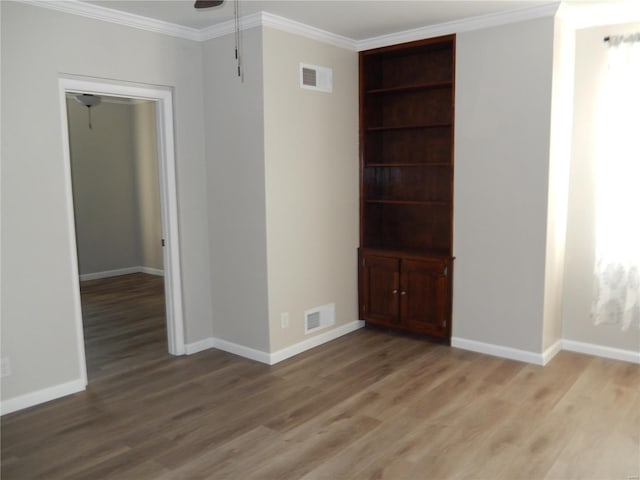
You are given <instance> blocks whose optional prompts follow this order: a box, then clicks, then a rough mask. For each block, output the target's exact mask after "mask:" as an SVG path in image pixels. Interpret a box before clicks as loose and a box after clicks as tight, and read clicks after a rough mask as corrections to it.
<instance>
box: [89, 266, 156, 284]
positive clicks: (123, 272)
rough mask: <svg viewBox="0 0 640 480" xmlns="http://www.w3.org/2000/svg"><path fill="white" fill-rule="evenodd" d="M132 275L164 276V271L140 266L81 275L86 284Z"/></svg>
mask: <svg viewBox="0 0 640 480" xmlns="http://www.w3.org/2000/svg"><path fill="white" fill-rule="evenodd" d="M131 273H147V274H149V275H158V276H161V277H162V276H164V270H161V269H159V268H153V267H141V266H138V267H125V268H116V269H115V270H104V271H102V272H92V273H82V274H80V281H81V282H86V281H87V280H98V279H100V278H109V277H119V276H120V275H129V274H131Z"/></svg>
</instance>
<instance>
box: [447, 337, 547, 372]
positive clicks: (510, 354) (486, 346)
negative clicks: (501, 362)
mask: <svg viewBox="0 0 640 480" xmlns="http://www.w3.org/2000/svg"><path fill="white" fill-rule="evenodd" d="M451 346H452V347H456V348H461V349H463V350H470V351H472V352H478V353H484V354H486V355H493V356H494V357H502V358H508V359H510V360H517V361H519V362H526V363H533V364H534V365H544V364H545V362H544V357H543V354H542V353H535V352H529V351H527V350H519V349H517V348H511V347H503V346H502V345H494V344H492V343H484V342H477V341H475V340H467V339H466V338H459V337H452V338H451Z"/></svg>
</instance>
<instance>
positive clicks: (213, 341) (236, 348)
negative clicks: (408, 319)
mask: <svg viewBox="0 0 640 480" xmlns="http://www.w3.org/2000/svg"><path fill="white" fill-rule="evenodd" d="M362 327H364V322H363V321H362V320H356V321H354V322H349V323H347V324H345V325H340V326H339V327H337V328H334V329H332V330H329V331H328V332H324V333H321V334H319V335H316V336H314V337H311V338H308V339H306V340H303V341H302V342H299V343H296V344H294V345H291V346H289V347H286V348H283V349H282V350H278V351H277V352H273V353H267V352H263V351H262V350H256V349H254V348H250V347H245V346H244V345H239V344H237V343H233V342H228V341H227V340H222V339H221V338H215V337H209V338H205V339H203V340H199V341H197V342H194V343H189V344H187V345H185V351H186V353H187V355H191V354H194V353H198V352H201V351H203V350H208V349H210V348H217V349H218V350H222V351H225V352H229V353H233V354H234V355H239V356H241V357H244V358H248V359H250V360H255V361H257V362H260V363H266V364H267V365H275V364H276V363H278V362H282V361H283V360H286V359H287V358H291V357H293V356H295V355H298V354H299V353H302V352H306V351H307V350H311V349H312V348H315V347H318V346H320V345H322V344H324V343H327V342H330V341H332V340H335V339H336V338H339V337H341V336H343V335H346V334H348V333H351V332H354V331H356V330H358V329H360V328H362Z"/></svg>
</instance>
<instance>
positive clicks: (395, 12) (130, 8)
mask: <svg viewBox="0 0 640 480" xmlns="http://www.w3.org/2000/svg"><path fill="white" fill-rule="evenodd" d="M82 1H84V2H86V3H90V4H92V5H97V6H100V7H105V8H109V9H113V10H119V11H122V12H126V13H130V14H135V15H141V16H144V17H148V18H152V19H156V20H162V21H165V22H169V23H173V24H177V25H181V26H185V27H190V28H195V29H202V28H206V27H209V26H212V25H216V24H220V23H223V22H226V21H228V20H232V19H233V1H232V0H226V1H225V3H224V4H223V5H222V6H220V7H214V8H209V9H205V10H196V9H195V8H194V7H193V3H194V2H193V0H144V1H140V0H82ZM551 3H557V2H553V1H550V0H499V1H484V0H440V1H431V0H387V1H379V0H239V13H240V16H246V15H250V14H253V13H257V12H260V11H264V12H268V13H271V14H273V15H277V16H280V17H284V18H287V19H289V20H295V21H297V22H301V23H304V24H306V25H310V26H312V27H315V28H319V29H321V30H325V31H327V32H331V33H334V34H337V35H342V36H344V37H347V38H350V39H353V40H356V41H357V40H364V39H367V38H372V37H378V36H380V35H386V34H390V33H396V32H402V31H405V30H410V29H414V28H421V27H429V26H432V25H438V24H442V23H446V22H451V21H457V20H462V19H466V18H471V17H478V16H483V15H490V14H496V13H505V12H510V11H514V10H521V9H527V8H531V7H537V6H542V5H548V4H551Z"/></svg>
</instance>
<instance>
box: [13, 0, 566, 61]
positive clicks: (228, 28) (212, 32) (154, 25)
mask: <svg viewBox="0 0 640 480" xmlns="http://www.w3.org/2000/svg"><path fill="white" fill-rule="evenodd" d="M16 1H18V2H20V3H24V4H28V5H34V6H38V7H43V8H47V9H49V10H56V11H59V12H64V13H70V14H73V15H80V16H83V17H87V18H93V19H96V20H102V21H105V22H110V23H115V24H118V25H123V26H127V27H133V28H138V29H141V30H147V31H150V32H155V33H160V34H164V35H170V36H172V37H178V38H184V39H187V40H193V41H196V42H201V41H205V40H210V39H213V38H217V37H221V36H224V35H228V34H230V33H233V32H234V30H235V22H234V21H233V20H229V21H226V22H222V23H219V24H216V25H212V26H210V27H206V28H203V29H196V28H190V27H185V26H182V25H177V24H175V23H169V22H164V21H161V20H155V19H152V18H148V17H143V16H141V15H134V14H132V13H126V12H122V11H119V10H114V9H111V8H106V7H102V6H98V5H93V4H91V3H86V2H80V1H78V0H56V1H50V0H49V1H46V0H16ZM560 3H561V2H560V1H554V2H551V3H548V4H545V5H541V6H536V7H529V8H522V9H518V10H511V11H509V12H500V13H494V14H489V15H482V16H478V17H471V18H465V19H462V20H456V21H453V22H446V23H440V24H437V25H431V26H428V27H421V28H415V29H412V30H405V31H402V32H397V33H392V34H388V35H381V36H378V37H372V38H367V39H364V40H354V39H351V38H348V37H345V36H342V35H337V34H335V33H331V32H328V31H326V30H322V29H320V28H316V27H312V26H310V25H306V24H304V23H300V22H296V21H295V20H289V19H287V18H284V17H280V16H278V15H273V14H271V13H268V12H258V13H254V14H251V15H246V16H243V17H241V18H240V28H241V29H242V30H246V29H249V28H254V27H259V26H263V27H269V28H274V29H276V30H281V31H284V32H288V33H292V34H294V35H300V36H302V37H306V38H310V39H312V40H316V41H318V42H322V43H327V44H330V45H334V46H336V47H340V48H344V49H347V50H353V51H361V50H368V49H371V48H378V47H384V46H387V45H394V44H397V43H403V42H410V41H412V40H420V39H423V38H430V37H437V36H439V35H447V34H451V33H461V32H468V31H472V30H480V29H483V28H490V27H495V26H499V25H506V24H509V23H516V22H522V21H525V20H532V19H535V18H541V17H549V16H553V15H555V14H556V12H557V11H558V7H559V6H560Z"/></svg>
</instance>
